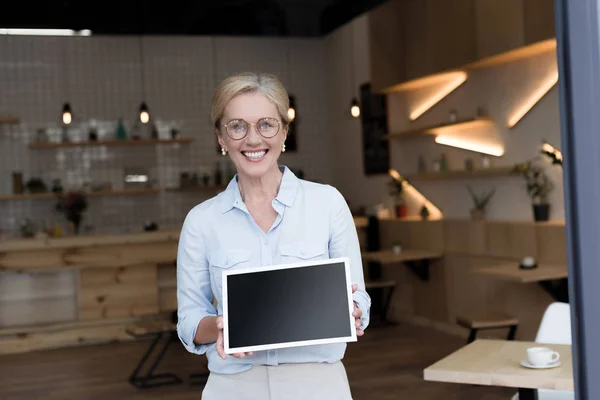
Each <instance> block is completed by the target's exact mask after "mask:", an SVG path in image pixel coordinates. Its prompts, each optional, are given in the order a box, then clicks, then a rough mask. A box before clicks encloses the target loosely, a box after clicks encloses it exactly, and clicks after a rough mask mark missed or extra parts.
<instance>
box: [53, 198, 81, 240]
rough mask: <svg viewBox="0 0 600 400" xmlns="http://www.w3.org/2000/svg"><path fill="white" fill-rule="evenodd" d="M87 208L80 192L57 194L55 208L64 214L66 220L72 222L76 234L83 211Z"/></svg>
mask: <svg viewBox="0 0 600 400" xmlns="http://www.w3.org/2000/svg"><path fill="white" fill-rule="evenodd" d="M86 208H87V200H86V198H85V194H84V193H82V192H69V193H67V194H66V195H65V196H63V195H59V196H58V203H57V204H56V210H57V211H60V212H62V213H64V214H65V216H66V217H67V220H68V221H69V222H71V223H72V224H73V231H74V233H75V234H76V235H77V234H78V233H79V227H80V226H81V220H82V218H83V212H84V211H85V209H86Z"/></svg>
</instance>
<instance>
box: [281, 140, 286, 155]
mask: <svg viewBox="0 0 600 400" xmlns="http://www.w3.org/2000/svg"><path fill="white" fill-rule="evenodd" d="M281 152H282V153H285V142H283V146H281Z"/></svg>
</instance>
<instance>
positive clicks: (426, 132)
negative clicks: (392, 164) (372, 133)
mask: <svg viewBox="0 0 600 400" xmlns="http://www.w3.org/2000/svg"><path fill="white" fill-rule="evenodd" d="M493 122H494V120H493V119H492V118H490V117H475V118H468V119H462V120H458V121H454V122H446V123H443V124H438V125H433V126H427V127H424V128H420V129H413V130H410V131H405V132H399V133H392V134H389V135H387V136H386V137H385V140H409V139H416V138H423V137H431V138H433V137H435V135H437V134H440V133H442V131H444V130H452V129H464V128H476V127H478V126H486V125H489V124H492V123H493Z"/></svg>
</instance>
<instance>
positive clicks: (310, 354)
mask: <svg viewBox="0 0 600 400" xmlns="http://www.w3.org/2000/svg"><path fill="white" fill-rule="evenodd" d="M281 170H282V171H283V178H282V181H281V185H280V187H279V193H278V195H277V198H275V200H273V203H272V204H273V208H274V209H275V211H276V212H277V218H276V220H275V222H274V223H273V226H271V228H270V229H269V231H268V232H267V233H265V232H264V231H263V230H262V229H261V228H260V227H259V226H258V225H257V224H256V222H255V221H254V219H253V218H252V216H251V215H250V213H249V212H248V209H247V208H246V205H245V204H244V202H243V201H242V198H241V195H240V191H239V189H238V185H237V176H236V177H234V178H233V179H232V180H231V182H230V183H229V185H228V186H227V189H226V190H225V191H223V192H222V193H220V194H219V195H217V196H215V197H213V198H211V199H209V200H206V201H205V202H203V203H201V204H199V205H197V206H196V207H194V208H193V209H192V210H191V211H190V212H189V213H188V215H187V216H186V218H185V222H184V223H183V228H182V230H181V235H180V238H179V248H178V253H177V303H178V323H177V333H178V336H179V339H180V340H181V342H182V343H183V345H184V346H185V348H186V349H187V350H188V351H190V352H192V353H195V354H205V353H206V356H207V358H208V368H209V370H210V371H212V372H216V373H223V374H232V373H238V372H243V371H246V370H248V369H250V368H251V367H252V365H278V364H285V363H308V362H328V363H333V362H336V361H338V360H341V359H342V358H343V356H344V352H345V351H346V343H336V344H325V345H313V346H303V347H295V348H286V349H279V350H269V351H257V352H255V353H254V355H252V356H246V357H244V358H242V359H237V358H235V357H232V356H228V357H227V359H225V360H223V359H222V358H221V357H219V355H218V354H217V352H216V348H215V343H211V344H203V345H196V344H195V343H194V337H195V335H196V329H197V327H198V324H199V323H200V321H201V320H202V318H204V317H206V316H216V315H222V314H223V309H222V307H221V303H222V302H221V289H222V286H221V273H222V271H223V270H224V269H228V268H254V267H261V266H269V265H276V264H284V263H292V262H299V261H306V260H320V259H329V258H336V257H348V258H349V259H350V270H351V275H352V283H353V284H358V290H357V291H356V292H355V293H354V294H353V299H354V301H355V302H356V303H357V304H358V307H359V308H360V309H361V310H362V326H361V328H362V329H363V330H364V329H365V328H366V327H367V325H368V324H369V312H370V307H371V299H370V297H369V295H368V294H367V293H366V291H365V282H364V277H363V267H362V261H361V255H360V247H359V243H358V235H357V232H356V227H355V224H354V219H353V217H352V215H351V213H350V210H349V208H348V205H347V204H346V201H345V200H344V198H343V196H342V195H341V193H340V192H339V191H338V190H337V189H335V188H334V187H332V186H330V185H323V184H318V183H313V182H308V181H305V180H301V179H298V178H297V177H296V176H295V175H294V174H293V173H292V171H290V170H289V169H288V168H287V167H281ZM214 299H216V300H217V308H218V309H215V308H214V306H213V300H214Z"/></svg>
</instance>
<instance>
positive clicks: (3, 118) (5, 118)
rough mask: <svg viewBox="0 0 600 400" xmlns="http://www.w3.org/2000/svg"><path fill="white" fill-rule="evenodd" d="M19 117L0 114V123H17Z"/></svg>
mask: <svg viewBox="0 0 600 400" xmlns="http://www.w3.org/2000/svg"><path fill="white" fill-rule="evenodd" d="M19 122H20V121H19V118H18V117H13V116H9V115H0V125H16V124H18V123H19Z"/></svg>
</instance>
